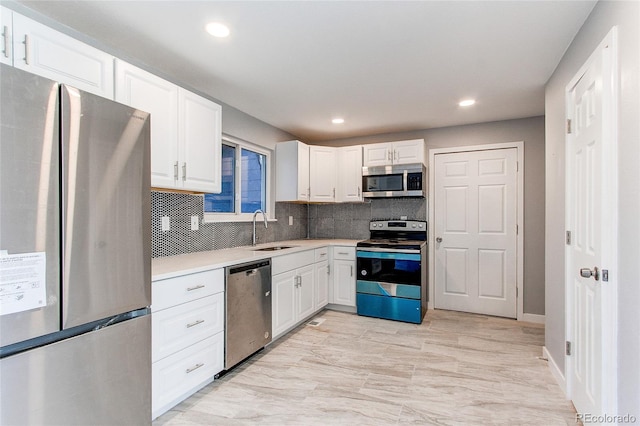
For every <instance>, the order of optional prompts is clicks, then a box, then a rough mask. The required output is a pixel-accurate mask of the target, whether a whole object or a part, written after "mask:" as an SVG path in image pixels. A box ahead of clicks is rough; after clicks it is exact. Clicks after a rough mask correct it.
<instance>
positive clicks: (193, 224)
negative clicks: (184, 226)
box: [191, 216, 200, 231]
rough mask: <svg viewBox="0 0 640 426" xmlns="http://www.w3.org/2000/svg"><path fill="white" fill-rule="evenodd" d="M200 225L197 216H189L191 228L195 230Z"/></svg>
mask: <svg viewBox="0 0 640 426" xmlns="http://www.w3.org/2000/svg"><path fill="white" fill-rule="evenodd" d="M199 226H200V218H199V217H198V216H191V230H192V231H197V230H198V228H199Z"/></svg>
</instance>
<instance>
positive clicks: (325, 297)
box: [313, 247, 331, 311]
mask: <svg viewBox="0 0 640 426" xmlns="http://www.w3.org/2000/svg"><path fill="white" fill-rule="evenodd" d="M315 255H316V256H315V257H316V263H315V264H314V268H313V269H314V273H315V279H316V294H315V299H314V305H315V310H316V311H319V310H320V309H322V308H324V307H325V306H327V304H328V303H329V284H330V281H331V279H330V274H329V272H330V267H329V248H328V247H322V248H319V249H316V251H315Z"/></svg>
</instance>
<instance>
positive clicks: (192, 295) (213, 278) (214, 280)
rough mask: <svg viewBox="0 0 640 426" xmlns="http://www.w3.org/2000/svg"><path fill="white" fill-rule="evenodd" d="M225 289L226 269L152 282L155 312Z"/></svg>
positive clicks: (152, 307)
mask: <svg viewBox="0 0 640 426" xmlns="http://www.w3.org/2000/svg"><path fill="white" fill-rule="evenodd" d="M221 291H224V270H223V269H214V270H212V271H205V272H197V273H195V274H188V275H182V276H180V277H175V278H169V279H166V280H160V281H154V282H153V284H152V304H151V310H152V311H153V312H156V311H160V310H162V309H166V308H169V307H171V306H176V305H179V304H181V303H186V302H190V301H192V300H196V299H199V298H201V297H205V296H210V295H212V294H215V293H220V292H221Z"/></svg>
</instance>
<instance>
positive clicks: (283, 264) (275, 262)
mask: <svg viewBox="0 0 640 426" xmlns="http://www.w3.org/2000/svg"><path fill="white" fill-rule="evenodd" d="M315 258H316V257H315V253H314V250H307V251H301V252H298V253H292V254H285V255H283V256H276V257H273V258H271V275H277V274H281V273H283V272H287V271H291V270H293V269H297V268H301V267H303V266H307V265H311V264H312V263H314V262H315Z"/></svg>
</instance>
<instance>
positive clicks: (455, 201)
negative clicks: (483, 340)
mask: <svg viewBox="0 0 640 426" xmlns="http://www.w3.org/2000/svg"><path fill="white" fill-rule="evenodd" d="M517 159H518V151H517V149H516V148H506V149H492V150H486V151H471V152H457V153H449V154H437V155H435V229H434V231H435V237H436V242H435V247H434V249H435V304H434V306H435V307H436V308H440V309H450V310H456V311H465V312H474V313H481V314H487V315H496V316H503V317H509V318H516V314H517V306H516V288H517V230H516V225H517V205H518V203H517V200H518V194H517V188H518V185H517V179H518V174H517V166H518V165H517Z"/></svg>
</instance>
